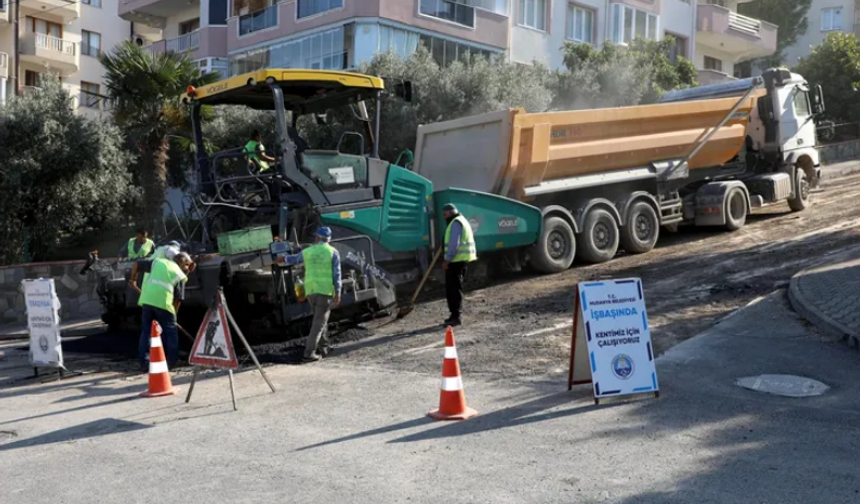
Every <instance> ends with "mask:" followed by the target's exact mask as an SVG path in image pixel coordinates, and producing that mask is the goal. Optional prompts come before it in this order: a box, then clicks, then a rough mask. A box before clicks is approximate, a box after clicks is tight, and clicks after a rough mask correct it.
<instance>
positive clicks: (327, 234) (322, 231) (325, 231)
mask: <svg viewBox="0 0 860 504" xmlns="http://www.w3.org/2000/svg"><path fill="white" fill-rule="evenodd" d="M317 236H319V237H320V238H325V239H330V238H331V228H330V227H321V228H319V229H317Z"/></svg>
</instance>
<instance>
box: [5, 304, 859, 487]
mask: <svg viewBox="0 0 860 504" xmlns="http://www.w3.org/2000/svg"><path fill="white" fill-rule="evenodd" d="M2 348H4V347H3V346H2V345H0V349H2ZM5 348H6V350H5V351H4V354H5V357H6V360H5V361H4V360H0V386H2V389H0V405H2V406H0V431H3V432H0V481H2V482H3V503H4V504H42V503H44V504H54V503H56V502H63V503H65V504H77V503H81V504H84V503H85V504H92V503H99V502H105V503H117V502H122V503H129V504H132V503H141V504H144V503H145V504H151V503H153V502H165V503H166V502H183V503H185V504H197V503H211V502H235V503H239V504H241V503H259V502H302V503H306V502H350V503H374V504H379V503H407V502H409V503H412V502H415V503H425V502H426V503H433V504H436V503H439V502H454V503H461V502H462V503H467V502H475V503H485V502H492V503H556V502H557V503H570V502H578V503H593V502H607V503H618V504H633V503H643V504H676V503H677V504H690V503H696V504H710V503H713V504H735V503H737V504H750V503H761V504H771V503H772V504H818V503H821V504H848V503H856V502H858V499H860V478H858V477H857V474H858V473H857V471H858V465H857V456H856V454H857V453H858V450H860V380H857V379H856V376H857V374H856V370H857V354H856V353H855V352H854V351H853V350H850V349H848V348H846V347H845V346H844V345H842V344H840V343H835V342H834V341H832V340H830V339H828V338H823V337H821V336H818V335H816V334H814V333H812V332H810V330H809V329H808V328H806V327H805V325H804V324H803V323H801V321H800V320H799V319H798V318H797V316H795V315H794V314H793V312H792V311H791V310H790V308H789V307H788V304H787V301H786V299H785V293H784V291H782V292H780V293H778V294H776V295H774V296H771V297H769V298H767V299H766V300H764V301H762V302H760V303H758V304H756V305H754V306H753V307H751V308H749V309H747V310H744V311H742V312H741V313H740V314H738V315H736V316H734V317H732V318H730V319H728V320H726V321H724V322H722V323H721V324H719V325H717V326H716V327H714V328H712V329H710V330H709V331H707V332H706V333H704V334H701V335H699V336H698V337H695V338H692V339H689V340H688V341H686V342H685V343H682V344H681V345H679V346H677V347H675V348H674V349H672V350H670V351H669V352H667V353H666V354H665V355H664V356H662V357H661V358H660V359H658V370H659V373H660V383H661V386H662V387H663V389H662V392H663V396H662V397H661V398H660V399H657V400H655V399H643V400H640V401H634V402H622V403H615V404H607V405H602V406H600V407H595V406H593V404H592V402H591V400H590V399H589V391H588V388H587V387H584V388H583V387H580V388H578V389H576V390H575V391H574V392H573V393H568V392H566V391H564V388H565V387H564V383H563V380H556V381H554V382H536V381H528V380H526V381H516V380H486V379H482V378H478V377H476V376H474V374H470V369H471V360H472V358H473V356H474V355H475V353H476V350H475V349H474V347H470V346H464V347H463V348H460V358H461V360H462V367H463V370H464V372H465V378H464V381H465V386H466V395H467V397H468V399H469V402H470V405H471V406H473V407H475V408H477V409H478V410H479V411H480V412H481V413H482V415H481V416H480V417H478V418H476V419H473V420H471V421H468V422H463V423H434V422H430V421H429V420H427V419H426V418H425V417H424V413H425V412H426V411H427V410H428V409H430V408H431V407H432V406H434V402H435V401H436V400H437V398H438V386H439V381H438V374H437V373H426V374H425V373H412V372H405V371H398V372H392V371H389V370H386V369H380V368H378V367H363V366H361V365H349V364H343V363H340V364H339V363H337V362H324V363H321V364H319V365H314V366H301V367H294V366H276V367H272V368H270V369H271V376H272V378H273V379H274V381H275V384H276V386H277V387H278V388H279V391H278V393H277V394H270V393H268V391H267V389H266V386H265V384H264V383H263V382H262V380H261V379H260V377H259V376H257V375H256V374H255V373H252V372H245V373H241V374H240V375H239V376H238V377H237V385H238V392H239V395H240V398H239V407H240V410H239V412H236V413H234V412H232V411H230V405H229V404H230V403H229V388H228V384H227V379H226V377H224V376H220V377H210V378H209V379H207V380H206V381H204V382H203V383H202V384H200V385H199V388H198V389H197V390H196V391H195V397H194V398H193V400H192V403H191V405H185V404H183V398H182V397H171V398H164V399H158V400H143V399H137V398H136V397H135V394H136V393H137V392H138V391H140V390H142V389H143V388H144V381H143V378H142V377H139V376H138V377H125V376H122V375H116V374H110V373H104V374H96V375H90V376H84V377H80V378H77V379H72V380H70V381H68V382H63V383H59V384H58V383H48V384H44V385H25V386H21V382H20V381H10V380H13V379H12V378H10V377H12V376H22V375H23V374H25V373H26V372H27V370H26V368H24V367H21V362H22V361H21V359H22V357H21V355H20V354H21V352H17V351H9V350H8V344H7V346H6V347H5ZM441 357H442V355H441V351H434V352H432V353H430V354H428V355H427V357H426V359H427V360H428V361H432V362H433V363H434V364H436V365H437V366H438V365H439V363H440V361H441ZM513 357H514V358H515V357H516V356H513ZM16 363H17V364H16ZM557 365H559V366H562V367H563V366H564V363H563V362H559V363H557ZM16 366H17V367H16ZM760 373H796V374H801V375H805V376H809V377H812V378H815V379H818V380H821V381H823V382H825V383H826V384H828V385H830V386H831V387H832V389H831V390H830V391H829V392H828V393H827V394H826V395H824V396H821V397H817V398H811V399H787V398H782V397H777V396H768V395H763V394H759V393H756V392H751V391H747V390H745V389H741V388H739V387H737V386H735V385H734V382H735V380H736V379H737V378H740V377H744V376H751V375H757V374H760ZM7 377H8V378H7ZM4 378H5V379H4ZM186 380H187V377H182V378H181V379H180V381H181V382H182V383H181V385H182V386H183V387H185V388H187V382H186ZM12 436H14V437H12Z"/></svg>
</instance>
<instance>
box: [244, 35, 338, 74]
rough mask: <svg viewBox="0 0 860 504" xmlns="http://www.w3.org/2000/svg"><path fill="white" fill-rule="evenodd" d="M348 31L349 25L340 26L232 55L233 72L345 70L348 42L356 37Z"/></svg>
mask: <svg viewBox="0 0 860 504" xmlns="http://www.w3.org/2000/svg"><path fill="white" fill-rule="evenodd" d="M348 30H349V28H348V27H340V28H336V29H334V30H328V31H325V32H322V33H316V34H314V35H310V36H308V37H303V38H300V39H295V40H290V41H288V42H283V43H280V44H275V45H272V46H271V47H269V48H267V49H261V50H256V51H251V52H247V53H244V54H239V55H236V56H233V57H231V58H230V75H239V74H243V73H247V72H254V71H256V70H259V69H261V68H313V69H320V70H345V69H347V68H349V51H348V50H347V45H346V44H347V41H348V40H351V39H352V37H351V36H350V34H349V33H348Z"/></svg>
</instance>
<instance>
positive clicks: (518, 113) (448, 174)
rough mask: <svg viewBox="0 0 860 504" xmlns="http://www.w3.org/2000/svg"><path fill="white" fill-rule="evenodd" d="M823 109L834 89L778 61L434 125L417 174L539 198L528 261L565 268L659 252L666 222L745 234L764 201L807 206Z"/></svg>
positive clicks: (423, 138) (531, 200) (449, 184)
mask: <svg viewBox="0 0 860 504" xmlns="http://www.w3.org/2000/svg"><path fill="white" fill-rule="evenodd" d="M823 111H824V99H823V95H822V92H821V88H820V87H815V88H810V87H809V85H808V84H807V82H806V81H805V80H804V79H803V77H801V76H800V75H797V74H793V73H791V72H789V71H788V70H785V69H773V70H768V71H767V72H765V73H764V74H763V75H762V76H760V77H755V78H751V79H745V80H740V81H734V82H731V83H728V84H718V85H713V86H704V87H698V88H692V89H688V90H682V91H676V92H671V93H668V94H667V95H666V96H665V97H664V98H663V101H662V103H658V104H653V105H644V106H634V107H620V108H614V109H601V110H579V111H570V112H548V113H536V114H529V113H526V112H525V111H523V110H521V109H515V110H503V111H499V112H493V113H488V114H483V115H477V116H472V117H466V118H462V119H458V120H454V121H447V122H442V123H436V124H430V125H422V126H420V127H419V129H418V142H417V146H416V153H415V164H414V165H413V169H414V170H415V171H416V172H417V173H418V174H419V175H421V176H423V177H425V178H426V179H427V180H429V181H431V182H432V183H433V185H434V187H435V188H436V190H446V189H450V188H458V189H461V190H462V189H466V190H471V191H475V192H480V193H488V194H494V195H498V196H502V197H505V198H511V199H515V200H517V201H521V202H524V203H528V204H530V205H534V206H535V207H538V208H539V209H540V210H541V213H542V216H543V226H542V233H541V236H540V238H539V239H538V241H537V242H536V243H535V244H534V245H533V246H531V247H527V248H522V249H520V250H519V251H518V255H517V256H516V257H515V258H516V259H517V260H521V259H524V260H525V261H527V262H528V264H530V265H531V266H532V267H534V268H535V269H537V270H539V271H542V272H547V273H552V272H558V271H562V270H564V269H567V268H568V267H570V266H571V264H572V263H573V261H574V259H575V258H577V257H578V258H581V259H582V260H584V261H586V262H592V263H600V262H604V261H608V260H609V259H612V257H614V256H615V254H616V252H617V251H618V249H619V248H623V249H624V250H625V251H626V252H628V253H634V254H638V253H644V252H648V251H649V250H651V249H652V248H653V247H654V246H655V244H656V243H657V239H658V237H659V233H660V229H661V227H662V228H664V229H665V228H668V229H675V228H676V227H677V226H678V225H679V224H682V223H690V224H694V225H697V226H723V227H725V228H727V229H728V230H730V231H735V230H737V229H740V228H741V227H742V226H743V225H744V224H745V222H746V218H747V215H748V214H749V213H750V211H751V209H752V208H755V207H761V206H764V205H768V204H776V203H780V202H783V201H787V202H788V204H789V206H790V208H791V210H793V211H800V210H803V209H805V208H806V207H807V206H808V205H809V194H810V188H811V187H815V186H816V185H817V184H818V181H819V178H820V177H819V175H820V162H819V155H818V152H817V150H816V138H815V129H816V128H815V123H814V121H813V118H814V117H815V116H816V115H818V114H820V113H821V112H823ZM463 213H464V214H465V215H466V216H467V217H468V216H469V214H468V210H467V211H465V212H463ZM499 222H500V223H501V222H502V221H501V220H500V221H499ZM510 222H511V223H513V222H514V221H510ZM482 225H483V223H481V222H474V221H473V226H477V227H479V228H480V226H482ZM500 233H502V232H501V231H500ZM500 236H504V234H503V233H502V234H501V235H500Z"/></svg>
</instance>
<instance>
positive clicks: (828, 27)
mask: <svg viewBox="0 0 860 504" xmlns="http://www.w3.org/2000/svg"><path fill="white" fill-rule="evenodd" d="M837 12H838V13H839V25H837V24H836V17H835V16H834V15H835V14H836V13H837ZM844 13H845V8H844V7H842V6H839V7H828V8H826V9H821V31H823V32H828V31H842V15H843V14H844ZM828 14H829V15H830V19H829V23H828V22H827V21H828V20H827V15H828Z"/></svg>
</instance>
